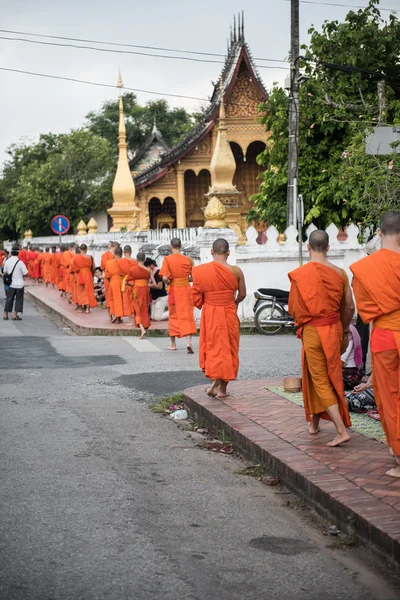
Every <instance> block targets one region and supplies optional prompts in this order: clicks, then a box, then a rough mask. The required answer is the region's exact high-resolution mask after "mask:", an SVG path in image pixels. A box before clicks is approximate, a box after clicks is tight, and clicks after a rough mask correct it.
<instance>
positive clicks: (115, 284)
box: [104, 246, 124, 323]
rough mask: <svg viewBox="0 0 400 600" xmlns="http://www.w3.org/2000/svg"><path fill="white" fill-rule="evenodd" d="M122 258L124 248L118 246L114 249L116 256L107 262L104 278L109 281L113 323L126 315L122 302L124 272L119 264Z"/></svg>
mask: <svg viewBox="0 0 400 600" xmlns="http://www.w3.org/2000/svg"><path fill="white" fill-rule="evenodd" d="M121 258H122V249H121V248H120V247H119V246H118V247H117V248H115V251H114V258H113V259H112V260H108V261H107V263H106V271H105V274H104V280H105V281H108V283H109V288H108V297H109V310H110V318H111V323H122V317H123V316H124V305H123V302H122V291H121V287H122V282H123V279H124V274H123V272H122V269H121V268H120V266H119V261H120V259H121Z"/></svg>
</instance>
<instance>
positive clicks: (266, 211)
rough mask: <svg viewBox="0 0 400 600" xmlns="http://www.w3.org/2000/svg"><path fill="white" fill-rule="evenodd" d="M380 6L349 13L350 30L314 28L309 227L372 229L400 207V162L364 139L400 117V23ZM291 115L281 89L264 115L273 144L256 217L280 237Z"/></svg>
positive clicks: (306, 90) (303, 174)
mask: <svg viewBox="0 0 400 600" xmlns="http://www.w3.org/2000/svg"><path fill="white" fill-rule="evenodd" d="M377 4H378V0H371V1H370V4H369V6H368V8H366V9H365V10H359V11H357V12H354V11H351V12H349V13H348V15H347V16H346V19H345V21H344V22H343V23H339V22H338V21H332V22H328V21H325V23H324V25H323V26H322V30H321V32H318V31H316V30H315V29H314V28H311V30H310V34H311V40H310V45H309V47H307V46H303V56H304V57H305V58H306V59H307V60H306V61H304V67H305V70H306V73H307V75H308V77H309V79H308V81H307V82H306V83H305V84H304V85H302V87H301V89H300V111H299V115H300V120H299V121H300V122H299V140H298V143H299V191H300V192H301V193H302V194H303V198H304V200H305V214H306V222H309V221H312V220H313V221H314V222H316V223H317V224H318V225H319V226H321V227H322V226H326V225H328V224H329V223H330V222H334V223H335V224H337V225H338V226H343V225H344V224H346V223H347V222H348V221H350V220H353V221H357V222H361V223H362V224H369V223H370V222H371V215H372V214H373V215H374V219H375V220H376V218H377V216H378V214H377V213H379V212H380V210H384V207H386V206H388V205H393V198H394V197H395V193H394V191H395V189H398V188H397V186H398V183H397V177H396V173H397V162H398V160H399V157H398V156H397V157H396V156H395V155H394V156H391V157H373V156H367V155H366V154H365V137H366V135H367V133H368V132H369V131H371V130H372V128H373V127H374V126H375V125H376V123H377V122H379V121H380V122H386V123H391V124H396V123H399V117H400V65H399V61H398V57H399V55H400V22H399V21H398V20H397V18H396V17H395V16H394V15H390V16H389V19H388V21H384V20H383V19H382V18H381V16H380V13H379V11H378V10H377V8H376V5H377ZM343 65H344V68H343ZM382 81H383V82H384V84H382V83H381V82H382ZM288 107H289V105H288V97H287V94H286V93H285V91H284V90H283V89H282V88H281V87H279V86H277V85H275V86H274V88H273V90H272V92H271V94H270V97H269V100H268V102H267V103H266V104H265V106H264V107H262V111H263V112H264V116H263V122H264V124H265V126H266V129H267V131H271V136H270V138H269V140H268V144H267V148H266V150H265V152H264V153H263V154H262V155H260V157H259V160H260V163H261V164H265V165H266V167H267V169H266V171H265V173H264V176H263V180H262V183H261V187H260V193H259V194H257V195H256V196H255V197H254V201H255V204H254V209H253V210H252V211H251V212H250V213H249V219H251V218H256V219H263V220H266V221H268V222H271V223H274V224H275V223H276V224H277V225H278V226H279V228H280V229H281V230H282V229H284V227H285V223H286V185H287V165H288V147H287V146H288V141H287V140H288V138H287V135H288V134H287V132H288ZM392 160H393V161H394V162H393V164H392V165H391V169H389V166H390V165H389V163H390V162H391V161H392ZM378 175H379V176H378ZM377 181H379V182H380V185H377ZM393 186H394V187H393ZM379 207H381V208H380V209H379V210H378V208H379Z"/></svg>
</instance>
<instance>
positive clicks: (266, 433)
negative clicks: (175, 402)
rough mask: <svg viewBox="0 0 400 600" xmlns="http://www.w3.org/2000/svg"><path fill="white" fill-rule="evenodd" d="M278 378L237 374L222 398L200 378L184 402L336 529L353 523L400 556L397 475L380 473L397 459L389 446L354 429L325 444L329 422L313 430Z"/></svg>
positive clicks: (399, 486) (388, 552)
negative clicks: (343, 440) (337, 442)
mask: <svg viewBox="0 0 400 600" xmlns="http://www.w3.org/2000/svg"><path fill="white" fill-rule="evenodd" d="M281 385H282V382H281V381H278V380H257V381H239V382H234V383H232V384H230V386H229V390H230V392H231V395H230V396H229V397H228V398H226V399H224V400H223V401H221V400H215V399H212V398H209V397H208V396H207V395H206V394H205V390H204V387H203V386H201V387H196V388H191V389H187V390H185V404H186V406H187V408H188V410H189V411H190V413H191V414H192V415H193V416H194V418H195V419H196V421H198V422H200V423H206V424H207V425H208V426H209V427H210V428H211V429H213V430H214V431H215V430H221V429H224V430H225V432H226V433H227V435H228V436H229V438H230V439H231V440H232V441H233V442H234V444H235V447H236V449H237V450H239V451H241V452H242V453H243V454H244V455H245V456H246V457H247V458H249V459H250V460H252V461H254V462H256V463H260V462H261V463H263V464H265V465H266V466H267V467H268V468H270V469H271V470H272V471H273V472H274V473H276V475H277V476H278V477H279V478H280V479H281V480H282V481H283V482H284V483H285V485H287V486H288V487H289V488H291V489H292V490H294V491H296V492H297V493H299V494H301V495H302V496H304V497H305V498H306V499H307V500H308V501H309V502H310V503H311V504H312V505H313V506H314V507H315V508H317V509H318V510H319V511H320V512H323V513H325V514H327V515H329V516H330V517H331V518H332V517H333V518H334V519H335V520H336V522H337V525H338V526H339V529H342V531H343V530H346V529H348V528H352V529H354V531H355V533H356V535H357V536H358V537H359V538H360V539H362V540H363V541H364V542H366V543H367V544H371V545H373V546H374V547H375V548H376V549H378V550H379V551H380V552H381V553H382V554H384V555H385V556H386V557H387V558H389V559H391V561H393V562H395V563H396V564H400V480H396V479H393V478H391V477H388V476H387V475H385V472H386V471H387V470H389V469H390V468H392V467H393V466H394V459H393V458H392V457H390V455H389V451H388V448H387V446H386V445H385V444H384V443H383V442H382V441H380V439H373V438H371V437H367V436H366V435H363V434H361V433H357V432H354V431H353V432H352V434H351V440H350V442H348V443H347V444H344V445H343V446H340V447H338V448H329V447H327V446H326V443H327V441H329V440H330V439H332V438H333V437H334V427H333V425H332V424H331V423H329V422H326V421H323V422H322V426H321V433H320V434H319V435H317V436H310V435H309V433H308V431H307V426H306V422H305V417H304V409H303V408H302V407H301V406H298V405H297V404H295V403H294V402H292V401H290V400H288V399H286V398H285V397H283V396H282V395H280V394H279V393H276V391H272V390H271V389H270V388H273V389H274V390H275V389H276V388H277V386H281ZM380 437H381V436H379V438H380Z"/></svg>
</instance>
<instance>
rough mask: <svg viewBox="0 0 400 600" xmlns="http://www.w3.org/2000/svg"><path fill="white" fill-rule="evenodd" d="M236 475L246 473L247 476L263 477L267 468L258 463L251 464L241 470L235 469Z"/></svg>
mask: <svg viewBox="0 0 400 600" xmlns="http://www.w3.org/2000/svg"><path fill="white" fill-rule="evenodd" d="M236 473H237V474H238V475H247V477H256V478H257V479H259V478H260V477H264V475H266V474H267V469H266V467H265V465H263V464H262V463H260V464H259V465H253V466H251V467H246V468H245V469H242V470H241V471H236Z"/></svg>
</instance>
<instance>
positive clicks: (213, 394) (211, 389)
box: [205, 386, 217, 398]
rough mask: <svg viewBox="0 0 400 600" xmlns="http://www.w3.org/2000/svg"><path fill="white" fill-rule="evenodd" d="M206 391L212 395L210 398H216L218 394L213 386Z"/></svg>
mask: <svg viewBox="0 0 400 600" xmlns="http://www.w3.org/2000/svg"><path fill="white" fill-rule="evenodd" d="M205 391H206V394H207V396H210V398H215V397H216V396H217V392H216V391H215V389H214V388H213V386H210V387H209V388H206V390H205Z"/></svg>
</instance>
